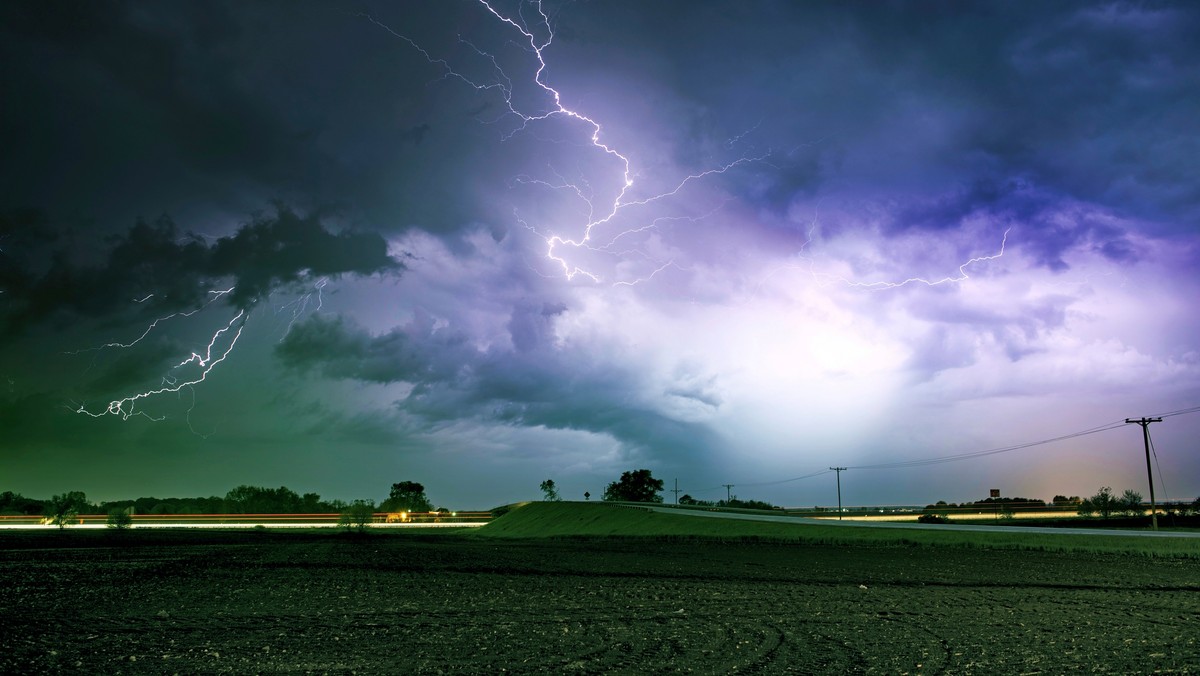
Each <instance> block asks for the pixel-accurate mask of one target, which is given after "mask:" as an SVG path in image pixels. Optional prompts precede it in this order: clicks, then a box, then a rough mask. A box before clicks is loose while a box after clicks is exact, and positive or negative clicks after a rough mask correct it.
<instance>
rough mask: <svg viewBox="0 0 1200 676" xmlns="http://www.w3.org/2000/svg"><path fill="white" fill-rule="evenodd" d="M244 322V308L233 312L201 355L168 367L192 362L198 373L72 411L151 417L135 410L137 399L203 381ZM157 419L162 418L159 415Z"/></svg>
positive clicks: (233, 342) (230, 347)
mask: <svg viewBox="0 0 1200 676" xmlns="http://www.w3.org/2000/svg"><path fill="white" fill-rule="evenodd" d="M245 326H246V311H245V310H239V311H238V313H237V314H236V315H234V317H233V319H231V320H229V323H228V324H226V325H225V326H223V327H222V328H220V329H219V330H217V332H216V333H214V334H213V336H212V339H211V340H209V342H208V347H207V348H206V349H205V351H204V354H203V355H201V354H200V353H199V352H193V353H192V354H191V356H190V357H188V358H186V359H184V360H183V361H181V362H179V363H178V364H176V365H175V366H174V368H172V369H171V370H172V371H174V370H176V369H180V368H183V367H184V366H188V365H195V366H196V367H198V368H199V369H200V373H199V375H196V376H193V377H191V378H189V379H186V380H178V379H174V378H172V377H171V376H167V377H166V378H164V379H163V382H164V383H165V385H164V386H163V387H160V388H158V389H156V390H147V391H145V392H141V393H139V394H135V395H132V396H129V397H125V398H123V399H115V400H113V401H111V402H109V404H108V407H107V408H105V409H104V410H103V411H101V412H99V413H93V412H91V411H89V410H88V409H87V407H86V405H84V404H80V405H79V407H78V408H76V409H75V412H76V413H82V414H84V415H87V416H91V417H93V418H100V417H103V416H106V415H117V416H121V419H122V420H128V419H129V418H130V416H134V415H144V416H146V417H151V416H148V415H147V414H146V413H144V412H142V411H138V410H137V403H138V402H139V401H141V400H143V399H147V398H149V397H153V396H157V395H160V394H168V393H172V392H179V391H180V390H182V389H183V388H185V387H191V386H193V385H197V384H199V383H202V382H204V379H205V378H207V377H208V374H209V373H210V372H212V370H213V368H214V367H215V366H216V365H217V364H220V363H221V362H223V361H225V358H226V357H228V356H229V353H230V352H232V351H233V348H234V347H235V346H236V345H237V342H238V339H239V338H241V336H242V330H243V329H244V328H245ZM231 331H232V335H231V337H230V338H229V342H228V344H227V345H226V346H225V348H224V351H222V352H221V353H220V354H219V355H217V356H214V355H213V351H214V349H216V345H217V342H218V341H219V340H220V339H221V336H222V335H224V334H226V333H229V332H231ZM152 419H154V418H152ZM157 419H159V420H161V418H157Z"/></svg>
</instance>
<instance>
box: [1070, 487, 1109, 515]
mask: <svg viewBox="0 0 1200 676" xmlns="http://www.w3.org/2000/svg"><path fill="white" fill-rule="evenodd" d="M1117 509H1118V500H1117V497H1116V496H1114V495H1113V492H1112V488H1109V487H1108V486H1103V487H1101V488H1100V490H1098V491H1096V494H1095V495H1093V496H1092V497H1090V498H1087V499H1086V500H1084V501H1083V502H1082V503H1081V504H1080V505H1079V514H1080V515H1081V516H1091V515H1093V514H1099V515H1100V517H1101V518H1103V519H1107V518H1108V517H1110V516H1112V515H1113V512H1115V511H1117Z"/></svg>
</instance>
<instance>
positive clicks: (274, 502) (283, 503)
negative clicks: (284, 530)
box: [225, 486, 304, 514]
mask: <svg viewBox="0 0 1200 676" xmlns="http://www.w3.org/2000/svg"><path fill="white" fill-rule="evenodd" d="M303 504H304V501H303V500H302V499H301V498H300V496H299V495H297V494H296V491H293V490H292V489H290V488H288V487H287V486H280V487H279V488H263V487H261V486H238V487H237V488H235V489H233V490H231V491H229V492H228V493H226V494H225V511H226V512H227V513H229V514H295V513H296V512H299V511H300V510H301V506H302V505H303Z"/></svg>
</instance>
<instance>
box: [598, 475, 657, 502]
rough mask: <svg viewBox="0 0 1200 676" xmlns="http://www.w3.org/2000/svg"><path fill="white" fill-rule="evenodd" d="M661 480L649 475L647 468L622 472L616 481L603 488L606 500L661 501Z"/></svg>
mask: <svg viewBox="0 0 1200 676" xmlns="http://www.w3.org/2000/svg"><path fill="white" fill-rule="evenodd" d="M662 489H663V481H662V479H655V478H654V477H653V476H651V475H650V470H648V469H636V470H633V471H632V472H623V473H622V474H621V478H620V480H618V481H614V482H612V483H611V484H609V485H608V487H607V488H605V489H604V500H605V501H608V502H662V496H661V495H659V493H661V492H662Z"/></svg>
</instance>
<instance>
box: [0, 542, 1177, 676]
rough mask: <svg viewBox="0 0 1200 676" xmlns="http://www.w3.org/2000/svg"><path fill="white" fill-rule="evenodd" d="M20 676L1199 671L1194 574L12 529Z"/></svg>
mask: <svg viewBox="0 0 1200 676" xmlns="http://www.w3.org/2000/svg"><path fill="white" fill-rule="evenodd" d="M0 617H3V618H4V622H3V624H4V625H5V626H4V629H3V630H0V672H3V673H57V672H78V673H105V674H120V673H126V674H136V673H222V672H224V673H239V674H240V673H265V672H291V673H295V672H317V673H328V672H335V673H351V672H357V673H453V674H459V673H472V674H474V673H479V674H494V673H502V672H516V673H546V672H554V673H558V672H579V673H598V672H622V673H660V672H676V671H692V672H699V673H731V672H751V673H785V672H798V673H889V674H890V673H917V672H920V673H988V674H993V673H1004V674H1019V673H1026V674H1028V673H1064V672H1083V673H1096V672H1111V673H1122V674H1124V673H1150V672H1156V671H1161V672H1176V673H1195V672H1197V670H1200V643H1198V642H1200V562H1197V561H1195V560H1185V559H1151V558H1146V557H1138V556H1120V555H1104V556H1097V555H1081V554H1065V553H1048V552H1022V551H1012V550H1007V551H987V550H979V549H966V548H941V547H913V546H831V545H804V544H771V543H749V544H746V543H719V542H699V541H686V542H664V541H645V540H621V539H592V540H550V541H494V540H490V539H487V538H482V537H472V536H466V535H461V534H437V535H428V536H425V535H411V534H371V535H368V536H365V537H357V538H356V537H349V536H345V535H334V534H332V533H258V532H249V533H247V532H233V533H227V532H214V533H194V532H153V533H152V532H148V531H133V532H126V533H83V532H66V533H42V532H37V533H14V534H7V533H5V534H3V535H0Z"/></svg>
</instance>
